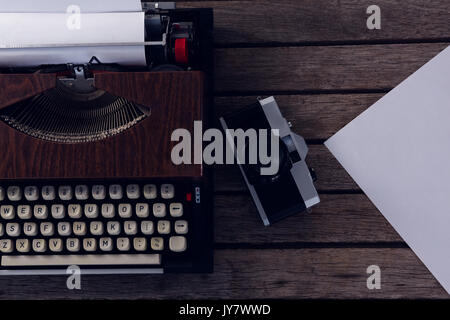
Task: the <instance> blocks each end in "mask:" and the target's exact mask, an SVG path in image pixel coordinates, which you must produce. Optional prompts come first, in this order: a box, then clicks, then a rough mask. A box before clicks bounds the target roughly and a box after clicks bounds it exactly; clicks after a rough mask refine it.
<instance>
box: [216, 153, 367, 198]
mask: <svg viewBox="0 0 450 320" xmlns="http://www.w3.org/2000/svg"><path fill="white" fill-rule="evenodd" d="M306 162H307V163H308V165H309V166H310V167H312V168H314V170H315V171H316V174H317V181H316V183H315V185H316V188H317V189H319V190H320V191H324V192H326V191H330V190H333V191H334V190H359V187H358V186H357V184H356V183H355V182H354V181H353V179H352V178H351V177H350V176H349V175H348V173H347V172H346V171H345V170H344V168H342V166H341V165H340V164H339V162H338V161H337V160H336V158H335V157H334V156H333V155H332V154H331V153H330V152H329V151H328V149H327V148H326V147H325V146H324V145H310V146H309V153H308V156H307V158H306ZM215 177H216V183H215V189H216V191H219V192H224V191H244V190H246V187H245V185H244V183H243V180H242V177H241V175H240V172H239V169H238V168H237V167H236V166H233V165H222V166H217V167H216V170H215Z"/></svg>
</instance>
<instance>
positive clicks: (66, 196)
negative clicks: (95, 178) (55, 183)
mask: <svg viewBox="0 0 450 320" xmlns="http://www.w3.org/2000/svg"><path fill="white" fill-rule="evenodd" d="M58 196H59V198H60V199H61V200H62V201H69V200H72V187H71V186H60V187H59V188H58Z"/></svg>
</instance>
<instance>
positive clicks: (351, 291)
mask: <svg viewBox="0 0 450 320" xmlns="http://www.w3.org/2000/svg"><path fill="white" fill-rule="evenodd" d="M370 265H378V266H379V267H380V268H381V290H368V289H367V286H366V281H367V277H368V275H367V273H366V269H367V267H368V266H370ZM66 279H67V277H66V276H61V277H55V276H53V277H51V276H39V277H30V276H21V277H0V288H2V289H1V290H0V298H1V299H66V298H73V299H80V298H89V299H164V298H165V299H168V298H170V299H200V298H202V299H243V298H256V299H258V298H259V299H270V298H272V299H283V298H284V299H300V298H308V299H309V298H333V299H334V298H448V295H447V294H446V293H445V291H444V290H443V289H442V287H441V286H440V285H439V284H438V282H437V281H436V280H435V279H434V278H433V276H432V275H431V274H430V273H429V271H428V270H427V269H426V268H425V266H424V265H423V264H422V263H421V262H420V261H419V259H418V258H417V257H416V256H415V255H414V254H413V253H412V251H411V250H409V249H403V248H397V249H378V248H356V249H355V248H354V249H347V248H330V249H320V248H312V249H284V250H279V249H274V250H254V249H253V250H252V249H241V250H217V251H216V254H215V273H214V274H208V275H206V274H167V275H139V276H130V275H122V276H120V275H119V276H118V275H110V276H82V278H81V288H82V290H67V287H66ZM18 289H20V290H18Z"/></svg>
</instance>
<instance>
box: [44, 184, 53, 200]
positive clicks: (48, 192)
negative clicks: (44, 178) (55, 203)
mask: <svg viewBox="0 0 450 320" xmlns="http://www.w3.org/2000/svg"><path fill="white" fill-rule="evenodd" d="M55 198H56V193H55V187H53V186H44V187H42V199H44V200H46V201H52V200H55Z"/></svg>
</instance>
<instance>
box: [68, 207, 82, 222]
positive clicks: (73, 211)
mask: <svg viewBox="0 0 450 320" xmlns="http://www.w3.org/2000/svg"><path fill="white" fill-rule="evenodd" d="M67 213H68V214H69V217H71V218H72V219H79V218H81V215H82V214H81V205H79V204H69V206H68V207H67Z"/></svg>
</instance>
